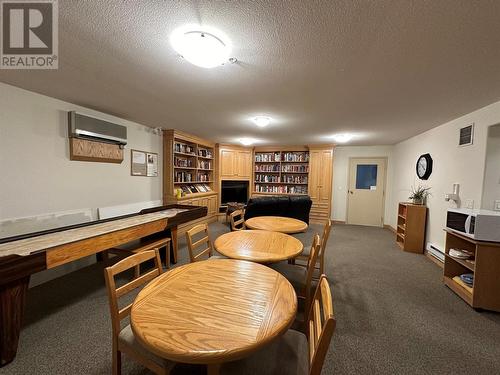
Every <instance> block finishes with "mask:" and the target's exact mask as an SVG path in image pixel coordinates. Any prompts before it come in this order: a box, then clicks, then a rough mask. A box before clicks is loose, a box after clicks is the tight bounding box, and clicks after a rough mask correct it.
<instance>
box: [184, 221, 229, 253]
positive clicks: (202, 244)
mask: <svg viewBox="0 0 500 375" xmlns="http://www.w3.org/2000/svg"><path fill="white" fill-rule="evenodd" d="M200 233H202V238H200V239H196V237H199V235H200ZM186 241H187V245H188V250H189V261H190V262H191V263H193V262H198V261H200V260H207V259H222V258H223V257H221V256H217V255H213V252H214V250H213V246H212V241H210V234H209V233H208V224H206V223H205V224H198V225H196V226H194V227H193V228H191V229H190V230H188V231H187V232H186ZM199 248H202V249H201V250H200V249H199Z"/></svg>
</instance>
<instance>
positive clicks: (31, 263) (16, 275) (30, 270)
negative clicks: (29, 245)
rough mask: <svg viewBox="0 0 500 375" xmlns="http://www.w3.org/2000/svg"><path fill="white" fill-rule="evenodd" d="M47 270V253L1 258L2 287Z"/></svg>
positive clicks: (0, 283)
mask: <svg viewBox="0 0 500 375" xmlns="http://www.w3.org/2000/svg"><path fill="white" fill-rule="evenodd" d="M45 269H47V263H46V259H45V252H40V253H37V254H32V255H28V256H19V255H9V256H6V257H0V287H2V286H4V285H7V284H10V283H12V282H16V281H18V280H20V279H22V278H24V277H28V276H30V275H32V274H34V273H36V272H40V271H43V270H45Z"/></svg>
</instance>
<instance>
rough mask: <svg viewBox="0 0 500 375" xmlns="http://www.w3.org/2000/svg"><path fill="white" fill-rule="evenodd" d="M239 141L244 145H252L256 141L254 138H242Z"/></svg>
mask: <svg viewBox="0 0 500 375" xmlns="http://www.w3.org/2000/svg"><path fill="white" fill-rule="evenodd" d="M238 141H239V142H240V143H241V144H242V145H243V146H250V145H252V144H254V143H255V139H253V138H240V139H238Z"/></svg>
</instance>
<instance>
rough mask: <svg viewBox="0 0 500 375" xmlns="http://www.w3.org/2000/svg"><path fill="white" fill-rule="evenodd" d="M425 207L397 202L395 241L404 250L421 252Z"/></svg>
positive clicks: (423, 244) (423, 243) (425, 219)
mask: <svg viewBox="0 0 500 375" xmlns="http://www.w3.org/2000/svg"><path fill="white" fill-rule="evenodd" d="M426 221H427V207H426V206H424V205H416V204H412V203H406V202H403V203H399V205H398V224H397V227H396V243H397V244H398V245H399V247H400V248H401V249H403V250H404V251H408V252H411V253H417V254H423V253H424V248H425V226H426Z"/></svg>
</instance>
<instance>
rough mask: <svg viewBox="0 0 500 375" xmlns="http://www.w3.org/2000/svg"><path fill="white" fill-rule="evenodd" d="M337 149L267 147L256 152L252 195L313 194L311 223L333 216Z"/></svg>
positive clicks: (327, 146)
mask: <svg viewBox="0 0 500 375" xmlns="http://www.w3.org/2000/svg"><path fill="white" fill-rule="evenodd" d="M332 174H333V146H332V145H308V146H282V147H280V146H266V147H257V148H255V149H254V161H253V177H254V178H253V189H252V196H254V197H256V196H259V195H262V196H264V195H309V197H310V198H311V200H312V207H311V212H310V215H309V217H310V220H311V221H312V222H319V223H324V221H325V220H326V219H328V218H330V216H331V207H332Z"/></svg>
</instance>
